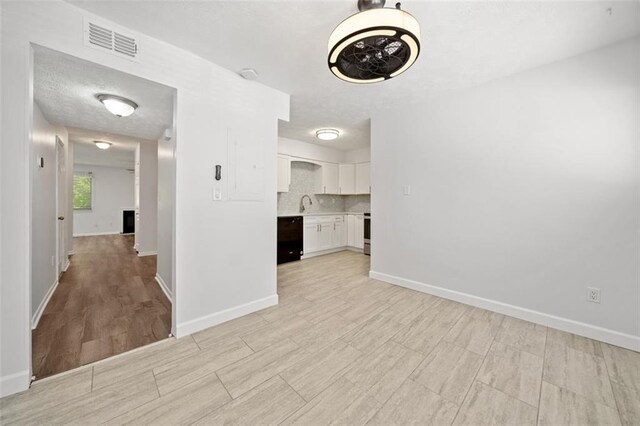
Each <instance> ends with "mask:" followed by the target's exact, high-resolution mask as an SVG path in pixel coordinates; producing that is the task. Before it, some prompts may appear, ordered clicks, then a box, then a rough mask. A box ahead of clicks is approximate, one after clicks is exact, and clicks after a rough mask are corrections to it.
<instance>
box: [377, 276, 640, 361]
mask: <svg viewBox="0 0 640 426" xmlns="http://www.w3.org/2000/svg"><path fill="white" fill-rule="evenodd" d="M369 276H370V277H371V278H373V279H376V280H380V281H385V282H388V283H390V284H395V285H399V286H401V287H405V288H410V289H411V290H416V291H420V292H422V293H428V294H432V295H434V296H439V297H442V298H445V299H450V300H455V301H456V302H460V303H464V304H467V305H471V306H475V307H478V308H483V309H487V310H489V311H493V312H497V313H500V314H504V315H509V316H512V317H515V318H519V319H522V320H525V321H530V322H534V323H536V324H541V325H544V326H547V327H551V328H556V329H558V330H562V331H566V332H569V333H573V334H577V335H579V336H584V337H588V338H590V339H594V340H600V341H602V342H606V343H611V344H612V345H616V346H621V347H623V348H627V349H631V350H634V351H640V336H633V335H631V334H625V333H620V332H618V331H615V330H610V329H607V328H602V327H598V326H595V325H591V324H586V323H583V322H579V321H574V320H571V319H568V318H563V317H558V316H555V315H551V314H546V313H544V312H539V311H534V310H531V309H527V308H522V307H520V306H515V305H510V304H508V303H503V302H498V301H496V300H491V299H485V298H482V297H479V296H474V295H471V294H468V293H462V292H459V291H455V290H449V289H446V288H442V287H436V286H433V285H429V284H424V283H421V282H418V281H413V280H409V279H406V278H401V277H396V276H394V275H388V274H384V273H381V272H375V271H370V272H369Z"/></svg>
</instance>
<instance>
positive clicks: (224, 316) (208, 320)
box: [176, 294, 278, 338]
mask: <svg viewBox="0 0 640 426" xmlns="http://www.w3.org/2000/svg"><path fill="white" fill-rule="evenodd" d="M277 304H278V295H277V294H274V295H273V296H268V297H265V298H263V299H258V300H254V301H253V302H249V303H245V304H244V305H240V306H235V307H233V308H229V309H225V310H224V311H220V312H215V313H213V314H210V315H206V316H204V317H200V318H196V319H193V320H190V321H186V322H183V323H181V324H178V325H176V337H178V338H180V337H182V336H186V335H188V334H193V333H195V332H197V331H200V330H204V329H205V328H209V327H213V326H214V325H218V324H222V323H223V322H227V321H231V320H232V319H236V318H239V317H242V316H244V315H248V314H250V313H253V312H256V311H259V310H261V309H265V308H268V307H269V306H273V305H277Z"/></svg>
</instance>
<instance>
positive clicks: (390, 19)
mask: <svg viewBox="0 0 640 426" xmlns="http://www.w3.org/2000/svg"><path fill="white" fill-rule="evenodd" d="M384 4H385V0H358V9H359V10H360V12H359V13H356V14H355V15H352V16H350V17H348V18H347V19H345V20H344V21H342V22H341V23H340V25H338V26H337V27H336V29H335V30H333V33H331V36H330V37H329V56H328V63H329V69H330V70H331V72H332V73H333V74H334V75H335V76H336V77H338V78H339V79H341V80H344V81H348V82H350V83H377V82H379V81H384V80H388V79H390V78H393V77H395V76H397V75H399V74H402V73H403V72H405V71H406V70H407V69H408V68H409V67H410V66H411V65H413V63H414V62H415V61H416V59H417V58H418V55H419V54H420V24H418V21H417V20H416V18H414V17H413V16H411V15H410V14H409V13H407V12H405V11H404V10H402V9H400V3H396V7H395V8H388V7H384Z"/></svg>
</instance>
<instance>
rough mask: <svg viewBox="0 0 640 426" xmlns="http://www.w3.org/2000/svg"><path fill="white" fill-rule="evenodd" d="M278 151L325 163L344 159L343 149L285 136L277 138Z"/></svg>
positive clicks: (339, 161) (338, 161)
mask: <svg viewBox="0 0 640 426" xmlns="http://www.w3.org/2000/svg"><path fill="white" fill-rule="evenodd" d="M278 153H279V154H285V155H291V156H292V157H298V158H305V159H309V160H318V161H324V162H327V163H341V162H343V161H344V151H340V150H338V149H333V148H327V147H324V146H320V145H314V144H312V143H308V142H302V141H298V140H295V139H287V138H278Z"/></svg>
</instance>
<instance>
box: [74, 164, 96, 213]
mask: <svg viewBox="0 0 640 426" xmlns="http://www.w3.org/2000/svg"><path fill="white" fill-rule="evenodd" d="M92 203H93V177H92V175H91V172H75V173H74V175H73V209H74V210H91V208H92Z"/></svg>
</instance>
